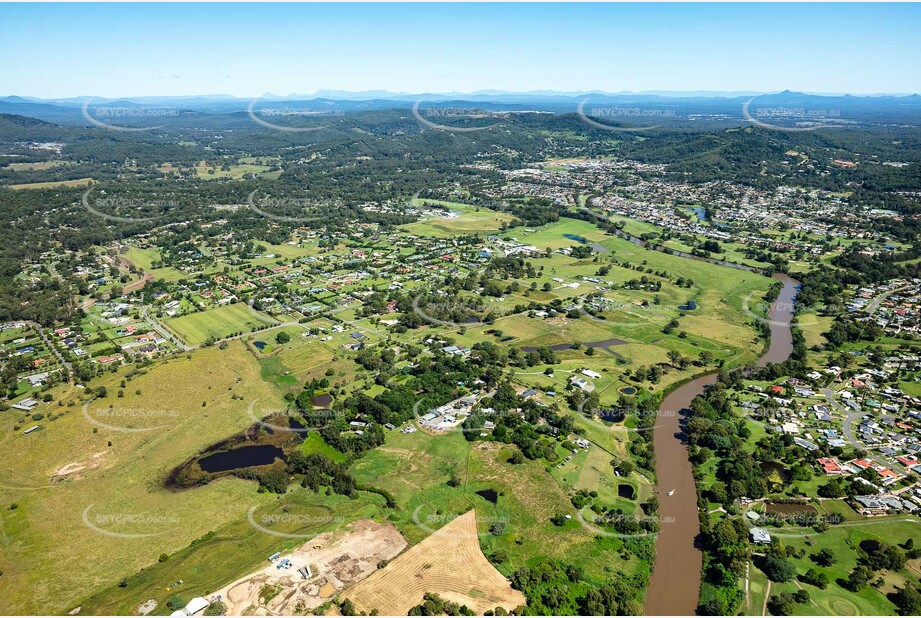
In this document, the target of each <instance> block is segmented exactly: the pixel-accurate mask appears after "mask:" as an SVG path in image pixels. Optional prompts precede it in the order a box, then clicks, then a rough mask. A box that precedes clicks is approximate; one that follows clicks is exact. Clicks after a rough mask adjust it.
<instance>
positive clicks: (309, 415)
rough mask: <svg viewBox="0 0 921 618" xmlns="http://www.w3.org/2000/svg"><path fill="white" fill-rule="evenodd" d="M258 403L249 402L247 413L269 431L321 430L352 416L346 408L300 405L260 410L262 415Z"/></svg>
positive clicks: (298, 431) (300, 431) (303, 432)
mask: <svg viewBox="0 0 921 618" xmlns="http://www.w3.org/2000/svg"><path fill="white" fill-rule="evenodd" d="M256 403H257V402H253V403H251V404H249V406H248V407H247V409H246V413H247V414H249V417H250V418H251V419H252V420H253V423H254V424H256V425H259V426H260V427H263V428H264V429H267V430H269V431H281V432H291V433H299V434H307V433H309V432H311V431H319V430H320V429H323V428H324V427H326V426H327V425H328V424H329V423H331V422H335V421H339V420H348V419H349V418H351V417H352V414H351V413H350V412H347V411H344V410H331V409H328V408H320V409H306V408H298V407H289V408H274V409H270V410H260V412H261V416H260V415H257V414H256Z"/></svg>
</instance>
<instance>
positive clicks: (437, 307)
mask: <svg viewBox="0 0 921 618" xmlns="http://www.w3.org/2000/svg"><path fill="white" fill-rule="evenodd" d="M412 307H413V312H414V313H415V314H416V315H418V316H419V317H420V318H422V319H423V320H425V321H426V322H429V323H430V324H436V325H438V326H447V327H450V328H463V327H466V326H476V325H478V324H480V323H481V322H483V321H484V319H485V317H481V314H482V313H483V312H484V309H485V307H484V305H483V304H482V303H481V302H480V301H475V300H472V299H471V300H468V299H463V298H461V299H449V298H444V299H438V300H427V299H422V300H420V299H419V297H418V296H417V297H415V298H413V302H412Z"/></svg>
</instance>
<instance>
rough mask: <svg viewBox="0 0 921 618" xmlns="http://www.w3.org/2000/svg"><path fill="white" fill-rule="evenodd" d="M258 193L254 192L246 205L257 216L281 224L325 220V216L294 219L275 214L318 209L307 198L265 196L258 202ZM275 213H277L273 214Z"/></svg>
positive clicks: (249, 196)
mask: <svg viewBox="0 0 921 618" xmlns="http://www.w3.org/2000/svg"><path fill="white" fill-rule="evenodd" d="M257 192H258V191H253V192H252V193H250V194H249V195H248V196H247V198H246V204H247V206H249V209H250V210H252V211H253V212H255V213H256V214H257V215H259V216H262V217H265V218H266V219H271V220H272V221H277V222H279V223H299V224H305V223H313V222H315V221H322V220H324V219H325V217H324V216H323V215H319V214H316V215H312V216H308V217H302V216H296V217H292V216H289V215H279V214H275V212H292V211H294V212H298V211H310V209H316V207H317V206H318V204H317V203H316V202H315V201H313V200H309V199H306V198H300V197H271V196H263V197H261V198H260V199H259V200H258V201H257V200H256V193H257ZM272 211H275V212H272Z"/></svg>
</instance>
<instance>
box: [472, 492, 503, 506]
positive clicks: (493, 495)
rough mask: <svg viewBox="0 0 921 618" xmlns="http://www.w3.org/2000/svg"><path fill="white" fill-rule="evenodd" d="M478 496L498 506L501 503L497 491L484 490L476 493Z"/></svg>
mask: <svg viewBox="0 0 921 618" xmlns="http://www.w3.org/2000/svg"><path fill="white" fill-rule="evenodd" d="M476 495H478V496H480V497H481V498H485V499H486V500H488V501H489V502H492V503H493V504H496V503H497V502H498V501H499V493H498V492H497V491H496V490H495V489H482V490H480V491H478V492H476Z"/></svg>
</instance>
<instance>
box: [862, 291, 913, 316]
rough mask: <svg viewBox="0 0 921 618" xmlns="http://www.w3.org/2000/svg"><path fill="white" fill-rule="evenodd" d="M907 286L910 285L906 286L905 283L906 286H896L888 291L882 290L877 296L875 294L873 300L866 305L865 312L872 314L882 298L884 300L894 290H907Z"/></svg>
mask: <svg viewBox="0 0 921 618" xmlns="http://www.w3.org/2000/svg"><path fill="white" fill-rule="evenodd" d="M909 287H910V286H907V285H906V286H902V287H900V288H896V289H894V290H889V291H888V292H884V293H882V294H880V295H879V296H877V297H876V298H874V299H873V300H871V301H870V303H869V304H868V305H867V308H866V312H867V314H868V315H873V313H874V312H875V311H876V309H877V307H879V304H880V303H881V302H883V301H884V300H886V299H887V298H889V297H890V296H891V295H893V294H895V293H896V292H901V291H902V290H907V289H909Z"/></svg>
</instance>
